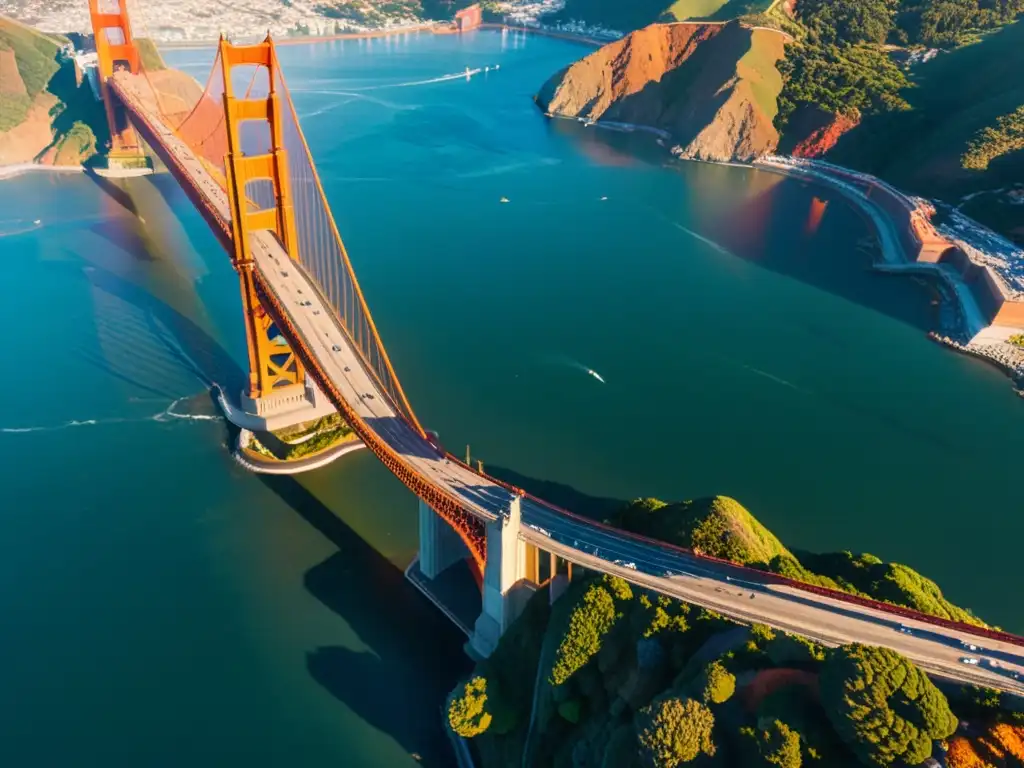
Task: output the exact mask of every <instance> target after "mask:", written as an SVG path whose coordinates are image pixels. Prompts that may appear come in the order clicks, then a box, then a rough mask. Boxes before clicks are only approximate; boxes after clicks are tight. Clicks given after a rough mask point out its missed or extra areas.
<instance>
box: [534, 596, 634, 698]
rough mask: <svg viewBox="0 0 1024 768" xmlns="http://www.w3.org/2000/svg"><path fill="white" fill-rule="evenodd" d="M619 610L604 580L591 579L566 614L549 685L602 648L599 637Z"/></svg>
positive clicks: (612, 623) (617, 616)
mask: <svg viewBox="0 0 1024 768" xmlns="http://www.w3.org/2000/svg"><path fill="white" fill-rule="evenodd" d="M620 615H621V614H619V613H618V612H617V611H616V608H615V599H614V598H613V597H612V593H611V592H609V591H608V589H607V588H606V587H605V586H604V583H603V582H594V583H593V584H591V585H590V586H589V587H588V588H587V591H586V592H584V593H583V597H582V598H581V599H580V601H579V603H577V605H576V606H575V607H574V608H573V611H572V614H571V615H570V616H569V625H568V627H567V629H566V632H565V636H564V637H563V638H562V642H561V643H560V644H559V646H558V650H557V651H555V661H554V664H552V667H551V675H550V677H549V681H550V683H551V685H561V684H562V683H564V682H565V681H566V680H568V679H569V678H570V677H572V675H573V673H574V672H576V671H577V670H578V669H580V668H581V667H582V666H583V665H584V664H586V663H587V662H588V661H590V659H591V658H592V657H593V656H594V655H595V654H596V653H597V652H598V651H599V650H601V641H602V640H603V639H604V636H605V635H606V634H608V631H609V630H610V629H611V628H612V627H613V626H614V625H615V621H616V620H617V619H618V618H619V616H620Z"/></svg>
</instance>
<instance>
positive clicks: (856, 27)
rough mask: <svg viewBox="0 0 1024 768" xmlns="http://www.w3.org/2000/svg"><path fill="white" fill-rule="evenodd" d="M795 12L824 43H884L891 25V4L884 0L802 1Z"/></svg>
mask: <svg viewBox="0 0 1024 768" xmlns="http://www.w3.org/2000/svg"><path fill="white" fill-rule="evenodd" d="M797 11H798V13H799V14H800V19H801V21H803V22H804V23H806V24H807V26H808V28H809V29H810V31H811V34H812V36H813V37H816V38H817V40H818V41H819V42H821V43H825V44H835V43H840V42H845V43H884V42H885V40H886V38H887V37H888V36H889V32H890V31H891V30H892V27H893V18H894V6H893V4H892V3H890V2H886V0H801V2H799V3H798V4H797Z"/></svg>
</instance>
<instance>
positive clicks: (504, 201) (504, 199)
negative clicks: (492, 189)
mask: <svg viewBox="0 0 1024 768" xmlns="http://www.w3.org/2000/svg"><path fill="white" fill-rule="evenodd" d="M498 202H499V203H507V202H509V199H508V198H507V197H503V198H501V200H499V201H498Z"/></svg>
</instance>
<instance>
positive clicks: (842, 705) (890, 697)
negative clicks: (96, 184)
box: [821, 645, 957, 766]
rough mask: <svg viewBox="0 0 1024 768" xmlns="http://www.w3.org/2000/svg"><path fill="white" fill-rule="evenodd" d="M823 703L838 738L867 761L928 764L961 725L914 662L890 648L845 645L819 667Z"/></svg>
mask: <svg viewBox="0 0 1024 768" xmlns="http://www.w3.org/2000/svg"><path fill="white" fill-rule="evenodd" d="M821 701H822V705H823V706H824V708H825V711H826V713H827V714H828V716H829V718H830V719H831V721H832V725H833V726H834V727H835V729H836V732H837V733H838V734H839V736H840V738H841V739H842V740H843V741H844V742H845V743H846V744H847V746H849V747H850V749H851V750H852V751H853V752H854V754H856V755H857V756H858V757H859V758H860V759H861V761H862V762H864V763H866V764H867V765H882V766H885V765H892V764H893V763H896V762H898V761H903V762H905V763H907V764H908V765H918V764H919V763H922V762H924V760H925V759H926V758H928V757H929V756H930V755H931V753H932V741H933V740H935V739H944V738H946V737H947V736H950V735H951V734H952V733H953V732H954V731H955V730H956V725H957V720H956V717H955V716H954V715H953V713H952V712H951V711H950V709H949V702H947V701H946V697H945V696H943V695H942V693H941V692H940V691H939V689H938V688H936V687H935V685H934V684H933V683H932V682H931V680H929V679H928V677H927V676H926V675H925V674H924V673H923V672H922V671H921V670H920V669H918V668H917V667H916V666H915V665H914V664H912V663H911V662H910V661H908V660H907V659H905V658H904V657H902V656H900V655H899V654H898V653H896V652H895V651H891V650H889V649H887V648H874V647H869V646H864V645H845V646H842V647H840V648H837V649H835V650H833V651H832V652H830V653H829V655H828V657H827V658H826V660H825V663H824V666H823V667H822V671H821Z"/></svg>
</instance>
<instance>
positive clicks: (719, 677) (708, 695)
mask: <svg viewBox="0 0 1024 768" xmlns="http://www.w3.org/2000/svg"><path fill="white" fill-rule="evenodd" d="M694 682H695V685H694V689H695V693H697V694H698V695H699V696H700V700H701V701H703V702H704V703H705V704H722V703H724V702H726V701H728V700H729V699H731V698H732V695H733V693H735V691H736V676H735V675H734V674H732V673H731V672H729V671H728V670H727V669H726V668H725V667H724V666H722V663H721V662H720V661H713V662H711V663H710V664H708V665H707V666H706V667H705V668H704V671H703V672H701V673H700V675H699V676H698V677H697V679H696V680H695V681H694Z"/></svg>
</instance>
